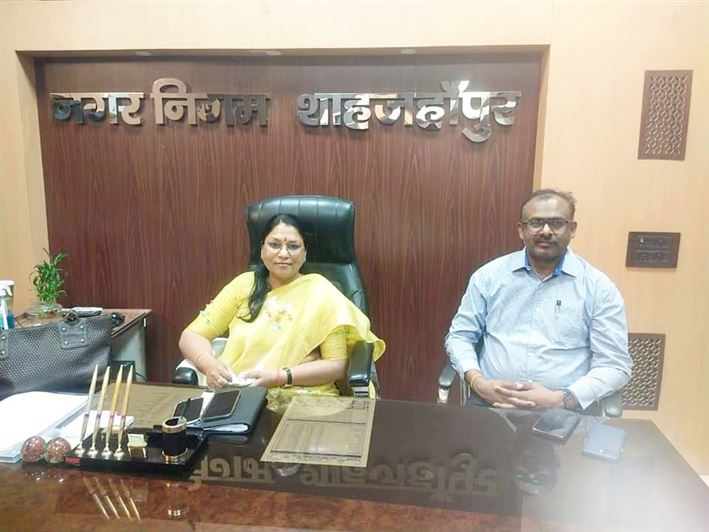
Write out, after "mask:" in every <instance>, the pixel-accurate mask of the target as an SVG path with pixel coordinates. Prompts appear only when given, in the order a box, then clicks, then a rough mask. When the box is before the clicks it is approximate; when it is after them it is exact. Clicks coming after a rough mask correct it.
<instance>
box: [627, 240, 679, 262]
mask: <svg viewBox="0 0 709 532" xmlns="http://www.w3.org/2000/svg"><path fill="white" fill-rule="evenodd" d="M679 237H680V233H648V232H634V231H631V232H630V233H628V252H627V255H626V256H625V265H626V266H629V267H635V268H676V267H677V256H678V255H679Z"/></svg>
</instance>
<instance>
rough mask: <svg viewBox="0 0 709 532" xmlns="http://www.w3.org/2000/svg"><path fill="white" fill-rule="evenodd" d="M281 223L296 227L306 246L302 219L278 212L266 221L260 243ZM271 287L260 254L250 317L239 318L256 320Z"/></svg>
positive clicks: (255, 273) (250, 296)
mask: <svg viewBox="0 0 709 532" xmlns="http://www.w3.org/2000/svg"><path fill="white" fill-rule="evenodd" d="M279 224H284V225H289V226H291V227H294V228H295V230H296V231H298V234H299V235H300V238H302V239H303V245H304V246H305V233H304V232H303V228H302V225H301V223H300V221H298V218H296V217H295V216H293V215H292V214H276V215H275V216H274V217H273V218H271V219H270V220H269V221H268V222H266V225H265V226H264V228H263V231H262V232H261V240H260V243H261V245H262V246H263V244H264V242H265V241H266V237H267V236H268V235H269V234H270V233H271V231H273V229H274V227H276V226H277V225H279ZM270 288H271V287H270V286H269V284H268V269H267V268H266V265H265V264H264V263H263V261H262V260H261V255H260V254H259V258H258V264H257V265H256V267H255V268H254V287H253V289H252V290H251V294H250V295H249V315H248V317H245V316H239V318H240V319H242V320H244V321H247V322H252V321H254V320H255V319H256V318H257V317H258V315H259V312H261V307H263V302H264V301H266V294H268V291H269V289H270Z"/></svg>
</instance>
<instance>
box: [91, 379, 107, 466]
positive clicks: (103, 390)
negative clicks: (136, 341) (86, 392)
mask: <svg viewBox="0 0 709 532" xmlns="http://www.w3.org/2000/svg"><path fill="white" fill-rule="evenodd" d="M108 372H109V366H106V373H104V374H103V384H102V385H101V396H100V398H99V400H98V410H97V411H96V419H95V420H94V434H93V436H92V437H91V449H89V455H90V456H92V457H93V456H96V452H97V451H96V437H97V436H98V430H99V428H100V427H101V414H102V413H103V401H104V399H105V398H106V388H108Z"/></svg>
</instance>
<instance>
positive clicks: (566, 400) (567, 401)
mask: <svg viewBox="0 0 709 532" xmlns="http://www.w3.org/2000/svg"><path fill="white" fill-rule="evenodd" d="M561 403H562V404H563V405H564V408H567V409H569V410H571V409H572V408H574V407H575V406H576V397H574V394H572V393H571V392H570V391H569V390H568V389H565V390H562V391H561Z"/></svg>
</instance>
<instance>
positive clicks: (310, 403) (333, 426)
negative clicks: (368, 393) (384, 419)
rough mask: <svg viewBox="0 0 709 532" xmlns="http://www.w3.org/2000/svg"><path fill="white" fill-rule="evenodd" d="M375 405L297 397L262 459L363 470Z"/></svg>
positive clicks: (349, 399)
mask: <svg viewBox="0 0 709 532" xmlns="http://www.w3.org/2000/svg"><path fill="white" fill-rule="evenodd" d="M375 404H376V402H375V401H374V400H373V399H368V398H354V397H317V396H296V397H294V398H293V400H292V401H291V403H290V404H289V405H288V409H287V410H286V413H285V414H284V415H283V418H281V421H280V423H279V424H278V427H277V428H276V432H275V433H274V434H273V437H272V438H271V441H270V442H269V444H268V447H266V451H265V452H264V453H263V456H262V457H261V460H263V461H266V462H288V463H299V464H322V465H337V466H350V467H366V466H367V459H368V457H369V443H370V439H371V436H372V423H373V421H374V406H375Z"/></svg>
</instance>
